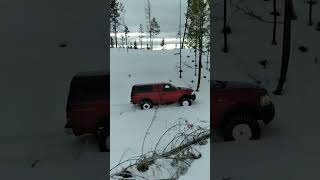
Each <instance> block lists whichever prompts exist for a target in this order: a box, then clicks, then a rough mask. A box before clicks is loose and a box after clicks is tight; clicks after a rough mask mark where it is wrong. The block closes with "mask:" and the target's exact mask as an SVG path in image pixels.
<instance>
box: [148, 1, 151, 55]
mask: <svg viewBox="0 0 320 180" xmlns="http://www.w3.org/2000/svg"><path fill="white" fill-rule="evenodd" d="M148 9H149V11H148V18H149V35H150V49H151V50H152V42H151V40H152V39H151V38H152V37H151V7H150V1H149V0H148Z"/></svg>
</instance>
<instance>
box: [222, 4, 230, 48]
mask: <svg viewBox="0 0 320 180" xmlns="http://www.w3.org/2000/svg"><path fill="white" fill-rule="evenodd" d="M223 37H224V48H223V52H225V53H227V52H228V51H229V50H228V37H227V0H224V12H223Z"/></svg>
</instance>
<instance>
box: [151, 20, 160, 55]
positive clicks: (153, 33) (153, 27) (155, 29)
mask: <svg viewBox="0 0 320 180" xmlns="http://www.w3.org/2000/svg"><path fill="white" fill-rule="evenodd" d="M150 33H151V41H150V42H151V44H150V47H151V49H153V38H154V37H156V36H157V35H159V33H160V25H159V24H158V22H157V20H156V18H152V20H151V24H150Z"/></svg>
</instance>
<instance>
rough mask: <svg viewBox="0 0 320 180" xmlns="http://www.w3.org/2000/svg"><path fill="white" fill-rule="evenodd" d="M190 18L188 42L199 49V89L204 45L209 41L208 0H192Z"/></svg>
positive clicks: (198, 86)
mask: <svg viewBox="0 0 320 180" xmlns="http://www.w3.org/2000/svg"><path fill="white" fill-rule="evenodd" d="M189 13H190V14H189V17H188V18H189V19H188V34H187V37H188V44H189V46H190V47H193V48H194V49H195V50H198V51H199V52H198V54H199V56H198V84H197V89H196V91H199V88H200V82H201V69H202V54H203V46H204V44H206V41H209V38H207V37H208V36H207V34H208V33H209V30H210V29H209V28H208V27H209V26H208V24H209V20H210V17H209V7H208V3H207V1H206V0H190V4H189Z"/></svg>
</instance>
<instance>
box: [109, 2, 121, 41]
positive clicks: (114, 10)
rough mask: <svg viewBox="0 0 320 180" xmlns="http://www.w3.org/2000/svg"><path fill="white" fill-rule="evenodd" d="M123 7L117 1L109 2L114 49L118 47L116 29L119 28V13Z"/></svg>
mask: <svg viewBox="0 0 320 180" xmlns="http://www.w3.org/2000/svg"><path fill="white" fill-rule="evenodd" d="M123 9H124V7H123V5H122V4H121V3H120V2H118V0H110V24H111V26H110V27H111V29H112V30H111V31H112V32H113V33H114V38H115V43H116V47H118V38H117V33H118V31H119V30H118V28H119V26H120V13H121V12H122V11H123Z"/></svg>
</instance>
